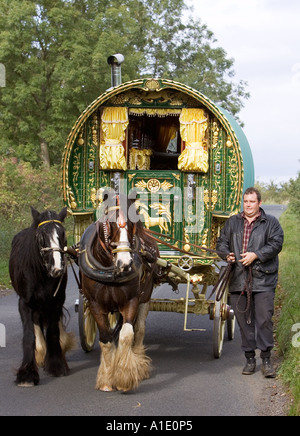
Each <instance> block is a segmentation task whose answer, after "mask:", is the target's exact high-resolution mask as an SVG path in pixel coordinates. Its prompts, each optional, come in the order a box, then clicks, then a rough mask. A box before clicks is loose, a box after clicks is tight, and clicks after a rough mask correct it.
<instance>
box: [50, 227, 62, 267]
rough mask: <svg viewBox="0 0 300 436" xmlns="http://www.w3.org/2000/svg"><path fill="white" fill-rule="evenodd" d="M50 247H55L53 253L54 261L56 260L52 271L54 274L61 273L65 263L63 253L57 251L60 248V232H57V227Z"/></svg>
mask: <svg viewBox="0 0 300 436" xmlns="http://www.w3.org/2000/svg"><path fill="white" fill-rule="evenodd" d="M50 247H51V248H52V249H53V251H52V255H53V261H54V264H53V268H52V272H53V273H54V274H58V273H61V271H62V269H63V265H62V259H61V254H60V252H59V251H56V250H57V249H60V246H59V239H58V234H57V230H56V229H54V232H53V234H52V236H51V238H50Z"/></svg>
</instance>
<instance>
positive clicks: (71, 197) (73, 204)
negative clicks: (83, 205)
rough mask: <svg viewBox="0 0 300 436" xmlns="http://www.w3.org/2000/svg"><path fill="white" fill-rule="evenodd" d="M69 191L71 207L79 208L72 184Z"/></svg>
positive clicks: (68, 187)
mask: <svg viewBox="0 0 300 436" xmlns="http://www.w3.org/2000/svg"><path fill="white" fill-rule="evenodd" d="M67 193H68V201H69V206H70V208H71V209H76V208H77V203H76V199H75V196H74V194H73V192H72V189H71V188H70V186H67Z"/></svg>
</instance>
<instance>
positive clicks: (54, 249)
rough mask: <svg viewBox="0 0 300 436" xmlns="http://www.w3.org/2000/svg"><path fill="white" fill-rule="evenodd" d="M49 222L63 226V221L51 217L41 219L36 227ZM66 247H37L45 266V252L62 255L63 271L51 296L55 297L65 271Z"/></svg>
mask: <svg viewBox="0 0 300 436" xmlns="http://www.w3.org/2000/svg"><path fill="white" fill-rule="evenodd" d="M49 223H56V224H59V225H60V226H62V227H63V223H62V222H61V221H59V220H54V219H52V220H46V221H42V222H41V223H39V225H38V227H37V228H39V227H42V226H44V225H46V224H49ZM36 236H37V239H38V236H39V235H38V233H36ZM67 249H68V247H67V246H65V247H63V248H60V247H41V248H40V247H39V251H40V255H41V258H42V259H43V262H44V266H45V267H46V265H47V262H46V259H45V253H48V252H49V251H51V252H59V253H61V254H62V255H63V273H62V274H61V276H60V279H59V282H58V285H57V287H56V289H55V291H54V293H53V297H55V296H56V294H57V292H58V291H59V288H60V285H61V283H62V280H63V277H64V275H65V272H66V271H67V262H66V255H67Z"/></svg>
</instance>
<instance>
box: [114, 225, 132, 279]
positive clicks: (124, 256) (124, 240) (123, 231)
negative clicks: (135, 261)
mask: <svg viewBox="0 0 300 436" xmlns="http://www.w3.org/2000/svg"><path fill="white" fill-rule="evenodd" d="M129 246H130V244H129V241H128V233H127V226H126V227H124V228H120V241H119V243H118V246H117V249H118V248H120V249H122V248H124V247H128V248H129ZM131 263H132V258H131V253H130V252H128V251H124V252H122V251H121V252H119V253H117V255H116V264H117V266H119V268H120V270H121V271H123V270H124V269H125V268H128V267H130V265H131Z"/></svg>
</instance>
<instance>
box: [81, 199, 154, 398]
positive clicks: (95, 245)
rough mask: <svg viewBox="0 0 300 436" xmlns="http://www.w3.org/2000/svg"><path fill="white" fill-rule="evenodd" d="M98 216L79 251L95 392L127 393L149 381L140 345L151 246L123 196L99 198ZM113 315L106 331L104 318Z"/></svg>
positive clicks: (150, 272)
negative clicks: (96, 352)
mask: <svg viewBox="0 0 300 436" xmlns="http://www.w3.org/2000/svg"><path fill="white" fill-rule="evenodd" d="M104 203H105V204H104V205H103V209H104V214H103V216H102V217H101V218H100V219H99V220H98V221H97V222H96V223H94V224H91V225H90V226H89V227H88V228H87V230H86V231H85V233H84V235H83V237H82V239H81V242H80V251H79V253H80V254H79V268H80V273H81V280H82V290H83V293H84V295H85V297H86V298H87V300H88V304H89V308H90V311H91V313H92V315H93V317H94V319H95V321H96V323H97V325H98V328H99V334H100V347H101V363H100V367H99V370H98V374H97V380H96V389H99V390H102V391H113V390H115V389H117V390H121V391H128V390H131V389H134V388H136V387H137V386H138V385H139V383H140V382H141V381H142V380H143V379H145V378H148V377H149V371H150V359H149V358H148V357H147V356H146V354H145V349H144V346H143V339H144V334H145V321H146V317H147V314H148V311H149V300H150V297H151V293H152V289H153V284H154V281H155V278H156V269H157V267H156V259H157V257H158V255H159V251H158V247H157V245H156V243H155V242H154V241H153V240H152V239H150V238H149V236H147V234H146V232H145V231H144V228H143V225H142V223H141V221H140V219H139V216H138V213H137V211H136V208H135V204H134V200H133V199H132V200H130V199H129V200H128V199H127V197H126V196H120V195H116V196H115V195H114V194H111V195H105V196H104ZM112 313H117V314H119V318H118V321H117V323H116V325H115V326H113V327H112V326H111V322H110V314H112Z"/></svg>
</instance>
